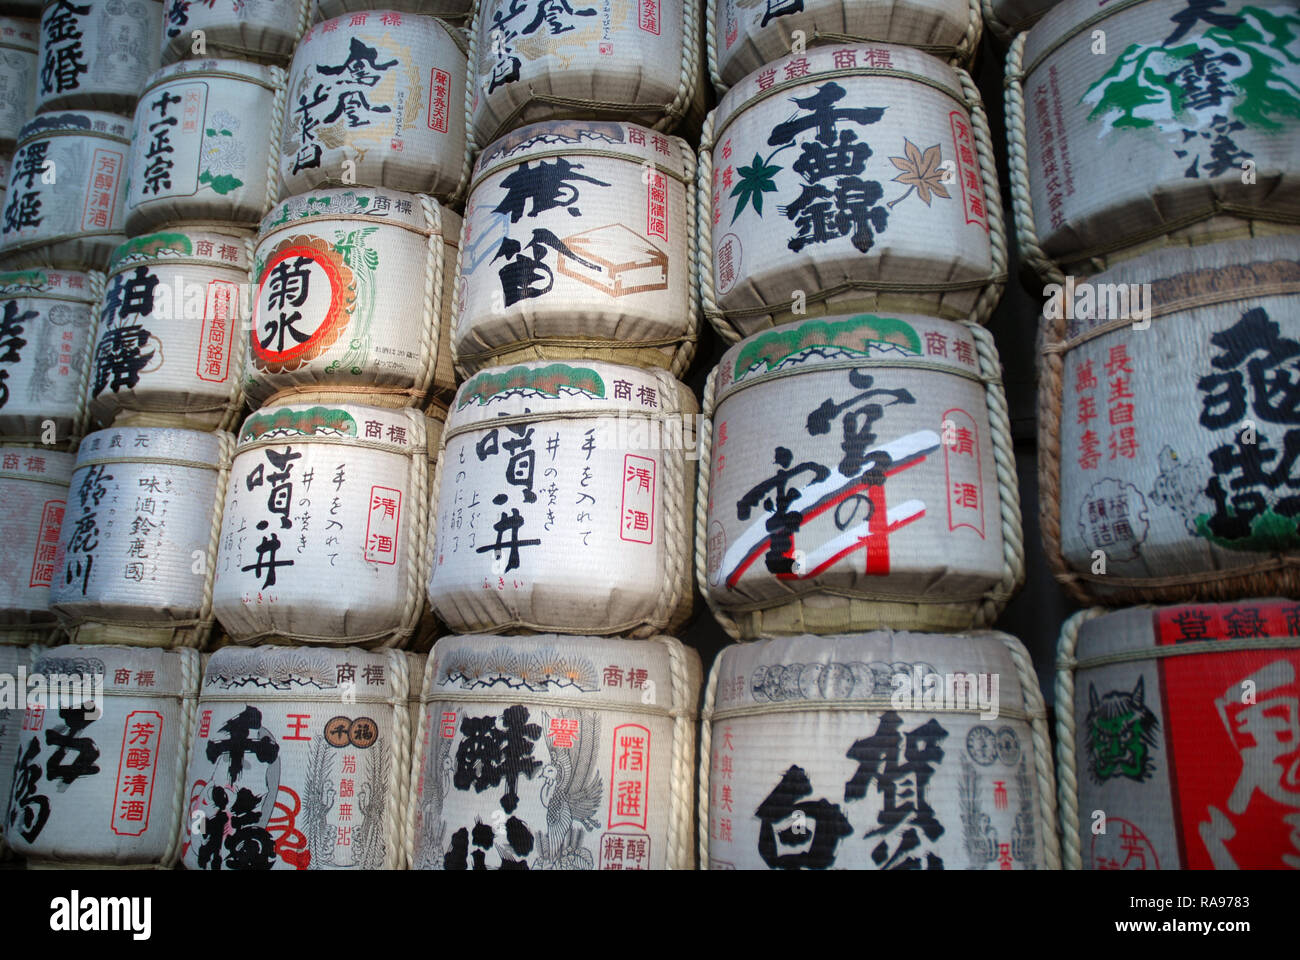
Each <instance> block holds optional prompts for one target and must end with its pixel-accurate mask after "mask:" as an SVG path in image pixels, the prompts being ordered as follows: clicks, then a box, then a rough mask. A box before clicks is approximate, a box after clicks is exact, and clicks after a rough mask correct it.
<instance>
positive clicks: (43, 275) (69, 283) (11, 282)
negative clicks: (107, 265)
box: [0, 267, 97, 303]
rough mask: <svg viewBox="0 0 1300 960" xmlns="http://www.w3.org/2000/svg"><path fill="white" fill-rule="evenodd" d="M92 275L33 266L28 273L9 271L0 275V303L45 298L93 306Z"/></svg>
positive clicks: (25, 271)
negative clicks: (20, 299) (2, 301)
mask: <svg viewBox="0 0 1300 960" xmlns="http://www.w3.org/2000/svg"><path fill="white" fill-rule="evenodd" d="M94 290H95V288H94V283H93V278H92V275H91V274H88V273H82V272H80V271H78V270H50V269H47V268H45V267H35V268H33V269H31V270H12V271H9V272H8V273H0V300H15V299H18V298H32V299H36V300H39V299H41V298H43V297H48V298H50V299H52V300H72V301H75V302H77V303H94V302H95V300H96V299H97V298H96V296H95V292H94Z"/></svg>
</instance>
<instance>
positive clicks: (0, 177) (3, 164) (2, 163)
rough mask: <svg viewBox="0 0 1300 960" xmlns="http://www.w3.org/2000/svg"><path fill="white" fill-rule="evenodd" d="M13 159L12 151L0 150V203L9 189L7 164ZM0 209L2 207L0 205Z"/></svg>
mask: <svg viewBox="0 0 1300 960" xmlns="http://www.w3.org/2000/svg"><path fill="white" fill-rule="evenodd" d="M12 161H13V151H12V150H7V151H4V152H0V205H2V204H3V203H4V202H5V194H6V193H7V192H8V190H9V164H10V163H11V162H12ZM0 209H2V207H0ZM3 258H4V255H3V254H0V262H3Z"/></svg>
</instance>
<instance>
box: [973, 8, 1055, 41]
mask: <svg viewBox="0 0 1300 960" xmlns="http://www.w3.org/2000/svg"><path fill="white" fill-rule="evenodd" d="M1058 3H1060V0H981V3H980V7H981V10H982V12H983V15H984V25H985V26H986V27H988V29H989V32H991V33H992V34H993V35H994V36H995V37H997V38H998V39H999V40H1001V41H1002V42H1003V43H1010V42H1011V41H1012V40H1013V39H1014V38H1015V36H1016V34H1017V33H1020V32H1021V31H1022V30H1028V29H1029V28H1030V27H1032V26H1033V25H1034V24H1035V23H1037V22H1038V21H1039V20H1041V19H1042V17H1043V14H1045V13H1047V11H1048V10H1050V9H1052V7H1054V6H1056V5H1057V4H1058Z"/></svg>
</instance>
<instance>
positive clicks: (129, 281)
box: [89, 229, 252, 430]
mask: <svg viewBox="0 0 1300 960" xmlns="http://www.w3.org/2000/svg"><path fill="white" fill-rule="evenodd" d="M251 249H252V234H251V233H247V232H244V231H238V230H231V231H230V232H227V233H216V232H214V231H211V230H186V229H176V230H167V231H165V232H163V233H149V234H145V235H144V236H140V237H136V238H135V239H133V240H128V241H127V242H126V243H124V244H122V246H120V247H118V249H117V252H116V253H115V254H114V256H113V260H112V263H110V265H109V272H108V283H107V289H106V291H105V295H104V299H103V302H102V303H101V305H100V315H99V325H98V327H97V329H96V333H95V351H94V366H93V368H92V372H91V378H90V379H91V382H90V394H89V406H90V415H91V419H92V420H94V421H95V422H97V423H98V424H99V425H101V426H108V425H110V424H116V425H117V426H146V427H160V426H162V427H167V426H170V427H186V428H189V429H196V430H214V429H222V430H229V429H231V428H232V427H233V426H234V423H235V419H236V418H237V417H238V416H239V414H240V411H241V410H242V408H243V394H242V392H241V390H240V376H241V368H242V363H243V349H244V338H243V330H244V325H245V323H246V319H247V317H248V316H249V313H250V312H251V303H252V294H251V291H250V290H249V282H248V278H249V267H250V261H249V251H250V250H251Z"/></svg>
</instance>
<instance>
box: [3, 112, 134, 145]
mask: <svg viewBox="0 0 1300 960" xmlns="http://www.w3.org/2000/svg"><path fill="white" fill-rule="evenodd" d="M114 116H116V114H114ZM123 119H125V118H123ZM55 137H94V138H96V139H98V140H112V141H113V142H114V143H120V144H122V145H123V146H127V147H129V146H130V145H131V138H130V137H120V136H118V135H117V134H116V133H109V132H107V131H106V130H86V129H78V130H40V131H37V132H36V133H33V134H31V135H29V136H28V137H27V138H26V139H24V140H19V141H18V147H20V148H21V147H25V146H27V144H29V143H31V142H32V141H34V140H53V139H54V138H55Z"/></svg>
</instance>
